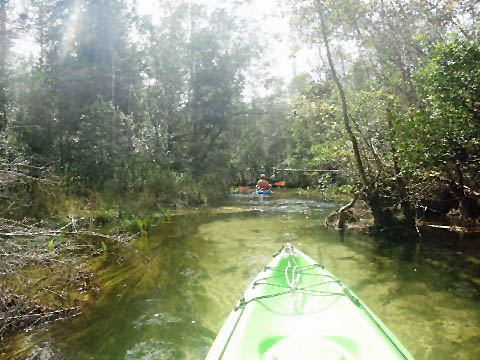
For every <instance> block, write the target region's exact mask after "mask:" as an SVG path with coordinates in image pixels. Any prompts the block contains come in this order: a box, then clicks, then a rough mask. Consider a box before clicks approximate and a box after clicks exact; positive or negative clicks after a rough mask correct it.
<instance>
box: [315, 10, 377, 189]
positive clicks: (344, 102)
mask: <svg viewBox="0 0 480 360" xmlns="http://www.w3.org/2000/svg"><path fill="white" fill-rule="evenodd" d="M321 6H322V5H321ZM319 12H320V23H321V25H322V36H323V43H324V45H325V49H326V51H327V59H328V65H329V67H330V72H331V73H332V77H333V80H334V82H335V84H336V85H337V88H338V93H339V95H340V99H341V101H342V112H343V123H344V125H345V130H346V131H347V133H348V136H349V137H350V141H351V143H352V148H353V154H354V156H355V163H356V165H357V171H358V173H359V174H360V179H361V180H362V184H363V186H365V187H368V186H369V181H368V179H367V175H366V174H365V168H364V166H363V163H362V158H361V156H360V149H359V146H358V141H357V138H356V136H355V134H354V133H353V131H352V128H351V126H350V118H349V116H348V106H347V100H346V97H345V91H344V90H343V86H342V84H341V82H340V80H339V78H338V75H337V72H336V70H335V65H334V64H333V60H332V54H331V53H330V44H329V41H328V34H327V26H326V25H325V19H324V16H323V9H322V8H320V11H319Z"/></svg>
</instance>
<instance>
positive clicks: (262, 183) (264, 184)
mask: <svg viewBox="0 0 480 360" xmlns="http://www.w3.org/2000/svg"><path fill="white" fill-rule="evenodd" d="M256 188H257V190H261V191H266V190H270V189H271V188H272V185H270V183H269V182H268V181H267V177H266V176H265V174H262V175H260V180H258V182H257V186H256Z"/></svg>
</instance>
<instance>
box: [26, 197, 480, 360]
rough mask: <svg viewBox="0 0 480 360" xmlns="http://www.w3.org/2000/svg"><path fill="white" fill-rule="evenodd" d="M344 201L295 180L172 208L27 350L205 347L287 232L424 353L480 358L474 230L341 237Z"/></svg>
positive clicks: (66, 355)
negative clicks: (73, 311)
mask: <svg viewBox="0 0 480 360" xmlns="http://www.w3.org/2000/svg"><path fill="white" fill-rule="evenodd" d="M335 208H336V205H335V204H332V203H328V202H323V201H321V200H318V199H315V198H312V197H301V196H299V195H294V194H292V193H288V192H276V193H275V194H274V196H273V197H271V198H263V197H258V196H255V195H253V194H239V195H234V196H232V198H231V199H229V200H228V201H227V202H226V203H225V204H223V205H222V206H218V207H216V208H211V209H202V210H197V211H191V212H189V213H187V214H184V215H182V216H178V217H175V218H174V219H173V220H172V223H170V224H163V225H161V226H159V227H158V228H156V229H155V231H154V232H153V233H152V234H150V235H149V236H148V237H143V238H140V239H138V240H136V241H135V243H134V244H133V248H132V249H131V250H130V251H129V252H128V254H126V255H125V256H124V260H123V261H118V259H117V258H115V257H106V258H105V259H104V260H102V261H103V265H102V266H103V267H102V269H103V270H102V271H101V272H100V276H99V278H98V283H99V284H100V286H101V291H100V293H99V295H98V299H96V301H94V302H92V304H91V305H90V306H88V307H87V309H86V310H85V311H84V312H83V313H82V314H81V315H80V316H79V317H77V318H75V319H72V320H69V321H64V322H61V323H58V324H54V325H50V326H47V327H45V328H44V329H42V330H41V331H39V332H36V333H34V334H30V335H25V336H24V337H23V339H22V341H21V342H22V343H23V346H24V347H25V348H28V349H29V350H28V353H29V354H30V355H28V356H29V357H28V356H27V358H31V359H33V358H35V356H38V357H37V358H39V359H43V358H45V359H50V358H53V359H80V360H83V359H166V360H170V359H204V358H205V356H206V354H207V352H208V349H209V347H210V345H211V343H212V342H213V340H214V338H215V336H216V333H217V332H218V331H219V329H220V328H221V326H222V324H223V322H224V320H225V318H226V317H227V316H228V314H229V313H230V311H231V310H232V309H233V306H234V304H235V303H236V301H237V300H238V299H239V297H240V296H241V295H242V293H243V291H244V289H245V287H246V286H247V285H248V284H249V282H250V281H251V280H252V279H253V277H254V276H255V275H256V274H257V273H258V272H259V271H260V270H261V269H262V268H263V267H264V266H265V264H266V263H267V262H268V261H269V260H270V259H271V255H272V254H273V253H274V252H276V251H277V250H279V248H280V247H281V246H282V245H283V244H284V243H286V242H290V243H292V244H294V246H296V247H298V248H299V249H301V250H302V251H303V252H305V253H306V254H308V255H310V257H312V258H313V259H315V260H317V261H318V262H319V263H320V264H323V265H325V267H326V268H327V269H328V270H329V271H330V272H332V273H333V274H334V275H336V276H337V277H339V278H340V279H341V280H342V281H343V282H344V283H345V284H346V285H347V286H349V287H350V288H351V289H352V290H353V291H354V292H355V293H356V294H357V295H358V296H359V297H360V298H361V299H362V300H363V301H364V302H365V303H366V304H367V305H368V306H369V307H370V308H371V309H372V310H373V311H374V312H375V313H376V314H377V315H378V316H379V317H380V318H381V319H382V320H383V321H384V323H385V324H386V325H387V326H388V327H389V328H390V330H392V331H393V332H394V333H395V334H396V335H397V337H398V338H399V339H400V341H401V342H402V343H403V344H404V345H405V346H406V347H407V349H409V351H410V352H411V353H412V355H414V357H415V358H416V359H478V356H479V351H480V350H479V349H480V296H479V295H480V271H479V270H480V260H479V252H478V250H477V249H478V246H477V247H475V246H473V243H474V242H475V239H463V240H462V239H456V240H454V239H447V238H442V237H436V238H435V239H432V240H431V241H425V243H422V244H421V245H418V244H417V245H405V244H403V245H402V244H389V243H386V242H382V241H379V240H378V239H377V240H373V239H371V238H369V237H367V236H365V235H359V234H345V236H344V237H343V238H340V236H339V234H338V233H337V232H335V231H331V230H327V229H325V228H324V227H323V226H322V224H323V219H324V218H325V216H326V215H328V214H329V213H331V212H332V211H333V210H334V209H335ZM453 242H455V245H453ZM439 244H441V245H439ZM477 244H478V239H477ZM35 359H36V358H35Z"/></svg>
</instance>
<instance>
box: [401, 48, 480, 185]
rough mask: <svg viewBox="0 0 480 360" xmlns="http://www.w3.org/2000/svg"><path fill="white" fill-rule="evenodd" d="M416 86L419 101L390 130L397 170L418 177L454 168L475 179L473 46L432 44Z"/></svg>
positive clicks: (479, 61)
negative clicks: (393, 135)
mask: <svg viewBox="0 0 480 360" xmlns="http://www.w3.org/2000/svg"><path fill="white" fill-rule="evenodd" d="M416 83H417V86H418V89H419V93H420V94H421V95H422V99H423V101H422V102H421V104H420V106H419V107H418V108H417V109H415V110H412V112H411V114H410V116H408V117H405V118H404V119H403V121H402V122H400V123H399V124H398V126H397V129H396V131H397V136H398V137H397V139H398V148H399V151H401V155H402V156H401V159H402V163H403V166H404V167H405V169H406V170H408V171H409V172H416V173H417V174H419V172H430V171H431V169H432V168H435V167H436V168H440V169H443V170H447V171H448V169H450V171H451V170H452V169H454V168H455V167H456V166H457V164H458V165H460V166H461V167H462V169H463V171H466V172H467V173H469V174H470V175H471V176H475V175H474V174H473V173H472V172H473V171H475V172H476V171H477V170H474V169H475V164H478V163H479V160H480V158H479V154H480V126H478V124H479V121H480V113H479V109H480V96H479V93H478V89H480V46H479V44H478V43H477V42H473V41H468V40H467V41H465V40H458V39H454V40H452V41H449V42H447V43H442V44H438V45H437V46H435V48H434V49H433V50H432V51H431V53H430V55H429V58H428V60H426V61H425V64H424V66H423V67H422V69H421V70H420V71H419V73H418V76H417V77H416ZM412 133H415V134H416V136H415V137H416V140H415V141H411V138H410V136H411V134H412Z"/></svg>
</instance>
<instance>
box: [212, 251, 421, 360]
mask: <svg viewBox="0 0 480 360" xmlns="http://www.w3.org/2000/svg"><path fill="white" fill-rule="evenodd" d="M217 359H226V360H231V359H235V360H236V359H238V360H240V359H241V360H255V359H262V360H267V359H268V360H274V359H277V360H283V359H289V360H293V359H295V360H310V359H312V360H313V359H316V360H318V359H322V360H327V359H328V360H330V359H338V360H340V359H345V360H347V359H348V360H349V359H369V360H372V359H381V360H388V359H413V357H412V355H410V353H409V352H408V351H407V350H406V349H405V347H404V346H403V345H402V344H401V343H400V341H399V340H398V339H397V338H396V337H395V336H394V335H393V334H392V333H391V332H390V331H389V330H388V329H387V327H386V326H385V325H384V324H383V323H382V322H381V321H380V319H379V318H378V317H377V316H375V315H374V314H373V312H372V311H371V310H370V309H369V308H368V307H367V306H366V305H365V304H364V303H363V302H362V301H361V300H360V299H358V297H357V296H356V295H355V294H354V293H353V292H352V291H351V290H350V289H348V288H347V287H346V286H345V285H344V284H342V283H341V282H340V280H338V279H337V278H335V277H334V276H333V275H332V274H331V273H329V272H328V271H327V270H325V269H324V268H323V266H321V265H319V264H317V263H316V262H315V261H313V260H312V259H311V258H310V257H308V256H307V255H305V254H304V253H302V252H301V251H299V250H297V249H295V248H294V247H293V246H292V245H291V244H285V245H284V246H283V247H282V249H281V250H280V251H279V252H278V253H277V254H275V255H274V259H273V260H272V261H271V262H270V263H269V264H268V265H267V266H266V267H265V268H264V270H263V271H261V272H260V273H259V274H258V275H257V276H256V278H255V279H254V281H253V282H252V284H251V285H250V286H249V287H248V288H247V290H246V292H245V293H244V296H243V297H242V298H241V299H240V301H239V302H238V304H237V305H236V307H235V309H234V310H233V311H232V313H231V314H230V316H229V317H228V318H227V320H226V322H225V324H224V325H223V327H222V329H221V330H220V332H219V334H218V336H217V338H216V339H215V341H214V343H213V345H212V347H211V348H210V351H209V353H208V355H207V360H217Z"/></svg>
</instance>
